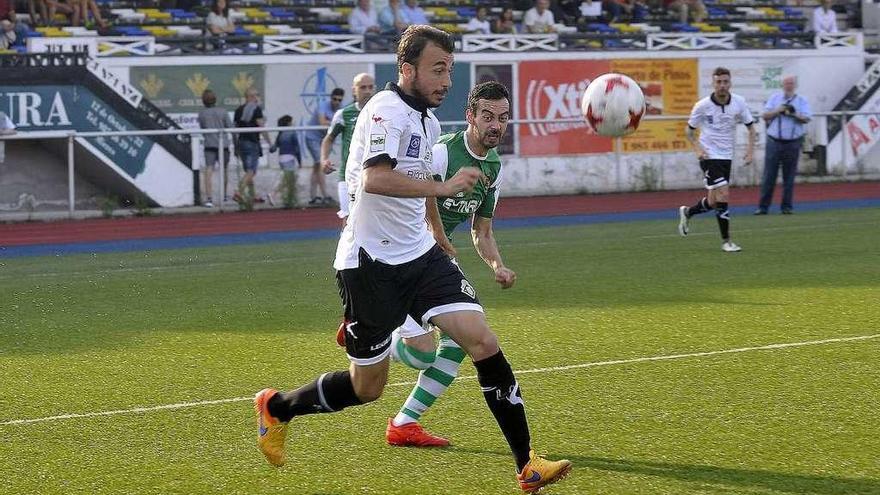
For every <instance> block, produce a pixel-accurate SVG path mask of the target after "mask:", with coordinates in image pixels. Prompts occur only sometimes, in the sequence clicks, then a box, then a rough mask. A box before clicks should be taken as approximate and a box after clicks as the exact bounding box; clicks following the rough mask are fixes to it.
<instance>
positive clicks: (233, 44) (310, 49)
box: [28, 31, 864, 58]
mask: <svg viewBox="0 0 880 495" xmlns="http://www.w3.org/2000/svg"><path fill="white" fill-rule="evenodd" d="M453 37H454V39H455V44H456V47H457V49H458V50H459V51H462V52H526V51H530V52H558V51H595V50H649V51H669V50H737V49H760V50H763V49H817V50H834V49H855V50H859V51H862V50H863V48H864V37H863V33H861V32H858V31H847V32H841V33H822V34H816V33H811V32H807V31H798V32H778V33H755V32H743V31H738V32H723V33H682V32H642V31H637V32H623V33H599V32H564V33H549V34H488V35H484V34H454V35H453ZM399 39H400V37H399V36H398V35H383V34H366V35H359V34H279V35H231V36H211V35H207V34H203V35H199V36H181V37H173V38H156V37H152V36H131V37H127V36H122V37H120V36H111V37H88V36H82V37H80V36H78V37H72V38H32V39H29V41H28V43H29V45H28V51H29V52H32V53H33V52H46V51H56V52H57V51H65V52H66V51H71V52H72V51H76V52H85V53H88V54H89V56H90V57H92V58H105V57H118V56H131V57H145V56H178V55H249V54H259V55H281V54H287V55H292V54H295V55H302V54H334V53H335V54H352V53H393V52H394V51H395V50H396V48H397V43H398V41H399Z"/></svg>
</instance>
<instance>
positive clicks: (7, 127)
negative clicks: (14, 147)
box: [0, 112, 15, 163]
mask: <svg viewBox="0 0 880 495" xmlns="http://www.w3.org/2000/svg"><path fill="white" fill-rule="evenodd" d="M12 134H15V124H13V123H12V119H10V118H9V116H8V115H6V114H5V113H3V112H0V136H9V135H12ZM5 160H6V142H5V141H2V140H0V163H3V162H4V161H5Z"/></svg>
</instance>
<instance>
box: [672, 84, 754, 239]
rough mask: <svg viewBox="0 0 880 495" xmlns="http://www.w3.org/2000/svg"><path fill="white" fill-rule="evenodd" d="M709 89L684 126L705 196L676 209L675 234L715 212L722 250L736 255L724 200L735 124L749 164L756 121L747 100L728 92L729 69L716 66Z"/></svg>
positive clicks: (681, 232) (745, 159) (726, 199)
mask: <svg viewBox="0 0 880 495" xmlns="http://www.w3.org/2000/svg"><path fill="white" fill-rule="evenodd" d="M712 87H713V90H714V91H713V92H712V94H711V95H709V96H707V97H706V98H703V99H702V100H700V101H698V102H697V104H696V105H694V109H693V110H691V116H690V118H689V119H688V127H687V138H688V141H690V142H691V144H692V145H693V147H694V151H695V152H696V154H697V158H698V159H699V160H700V169H702V170H703V183H704V184H705V186H706V189H707V190H708V193H707V194H706V196H705V197H703V198H702V199H700V200H699V201H697V204H695V205H694V206H691V207H687V206H681V207H679V209H678V217H679V218H678V233H679V234H681V235H682V236H686V235H688V229H689V225H688V223H689V221H690V218H691V217H693V216H694V215H699V214H700V213H705V212H707V211H709V210H713V209H714V210H715V218H716V219H717V220H718V229H719V230H720V231H721V239H722V244H721V250H722V251H724V252H727V253H735V252H738V251H741V250H742V249H741V248H740V247H739V246H737V245H736V244H734V243H733V242H731V240H730V211H729V210H728V203H727V201H728V193H729V189H730V187H729V182H730V168H731V164H732V163H733V145H734V142H735V140H736V126H737V124H740V123H741V124H744V125H745V126H746V127H747V128H748V130H749V144H748V148H747V149H746V155H745V157H743V162H744V164H745V165H751V163H752V154H753V152H754V149H755V135H756V134H755V127H754V125H753V124H754V123H755V119H753V118H752V113H751V112H750V111H749V107H748V105H747V104H746V100H745V99H744V98H743V97H742V96H739V95H736V94H733V93H731V92H730V71H729V70H728V69H725V68H724V67H718V68H716V69H715V70H714V71H713V72H712ZM697 129H700V139H699V141H697V139H696V136H695V133H694V131H696V130H697Z"/></svg>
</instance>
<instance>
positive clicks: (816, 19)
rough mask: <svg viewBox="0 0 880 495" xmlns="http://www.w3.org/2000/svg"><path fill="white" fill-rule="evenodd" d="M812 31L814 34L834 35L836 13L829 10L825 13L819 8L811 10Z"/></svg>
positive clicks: (835, 30)
mask: <svg viewBox="0 0 880 495" xmlns="http://www.w3.org/2000/svg"><path fill="white" fill-rule="evenodd" d="M813 31H814V32H816V33H836V32H837V13H836V12H834V11H833V10H831V9H828V10H827V11H826V10H825V9H823V8H822V7H821V6H819V7H816V8H815V10H813Z"/></svg>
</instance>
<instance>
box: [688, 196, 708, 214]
mask: <svg viewBox="0 0 880 495" xmlns="http://www.w3.org/2000/svg"><path fill="white" fill-rule="evenodd" d="M709 210H710V208H709V200H708V199H706V198H703V199H701V200H699V201H697V204H695V205H694V206H691V207H690V208H688V211H687V216H688V218H690V217H692V216H694V215H699V214H700V213H705V212H707V211H709Z"/></svg>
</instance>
